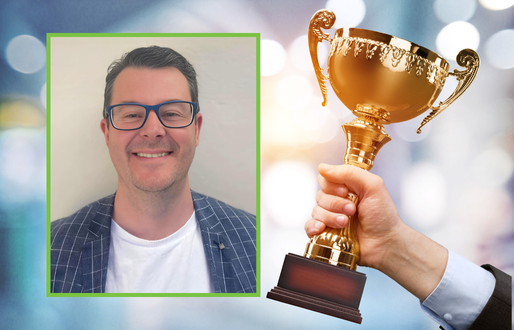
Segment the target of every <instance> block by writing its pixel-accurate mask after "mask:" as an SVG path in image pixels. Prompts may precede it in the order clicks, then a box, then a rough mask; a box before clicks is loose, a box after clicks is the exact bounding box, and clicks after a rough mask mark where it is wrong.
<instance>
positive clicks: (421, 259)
mask: <svg viewBox="0 0 514 330" xmlns="http://www.w3.org/2000/svg"><path fill="white" fill-rule="evenodd" d="M447 262H448V250H446V248H445V247H443V246H442V245H440V244H438V243H436V242H435V241H433V240H431V239H430V238H428V237H426V236H425V235H423V234H421V233H419V232H417V231H415V230H414V229H412V228H410V227H409V226H407V225H405V224H403V225H402V228H401V229H400V230H399V231H398V233H397V235H395V237H394V238H393V239H392V240H391V242H390V244H389V246H388V247H387V252H386V253H385V254H384V258H383V260H382V261H381V262H380V264H379V265H378V267H379V268H377V269H378V270H380V271H381V272H383V273H384V274H386V275H387V276H389V277H390V278H392V279H393V280H395V281H396V282H397V283H398V284H400V285H401V286H402V287H404V288H405V289H406V290H408V291H409V292H410V293H412V294H413V295H414V296H416V297H417V298H418V299H420V300H421V301H423V300H424V299H425V298H426V297H428V295H430V293H432V291H434V290H435V288H436V287H437V285H438V284H439V282H440V281H441V279H442V277H443V275H444V271H445V269H446V264H447Z"/></svg>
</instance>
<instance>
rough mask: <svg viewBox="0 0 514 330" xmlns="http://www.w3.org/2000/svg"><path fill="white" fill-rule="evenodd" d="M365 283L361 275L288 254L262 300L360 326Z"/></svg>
mask: <svg viewBox="0 0 514 330" xmlns="http://www.w3.org/2000/svg"><path fill="white" fill-rule="evenodd" d="M365 282H366V275H365V274H363V273H359V272H356V271H353V270H350V269H346V268H341V267H337V266H333V265H330V264H327V263H324V262H321V261H318V260H312V259H309V258H305V257H301V256H298V255H295V254H292V253H289V254H288V255H286V257H285V260H284V265H283V266H282V272H281V273H280V278H279V280H278V286H276V287H275V288H274V289H272V290H271V291H270V292H268V294H267V295H266V297H267V298H270V299H274V300H277V301H280V302H284V303H287V304H291V305H294V306H298V307H302V308H306V309H309V310H312V311H315V312H318V313H323V314H327V315H330V316H334V317H338V318H340V319H344V320H347V321H351V322H355V323H359V324H360V323H361V322H362V317H361V314H360V311H359V304H360V301H361V297H362V292H363V291H364V284H365Z"/></svg>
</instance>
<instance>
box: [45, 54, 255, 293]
mask: <svg viewBox="0 0 514 330" xmlns="http://www.w3.org/2000/svg"><path fill="white" fill-rule="evenodd" d="M199 110H200V108H199V105H198V87H197V81H196V72H195V70H194V69H193V67H192V65H191V64H190V63H189V62H188V61H187V60H186V59H185V58H184V57H183V56H182V55H180V54H178V53H177V52H175V51H174V50H172V49H169V48H162V47H157V46H152V47H147V48H138V49H135V50H133V51H131V52H129V53H127V54H126V55H125V56H124V57H122V58H121V59H120V60H119V61H115V62H114V63H113V64H112V65H111V66H110V68H109V72H108V75H107V77H106V87H105V95H104V119H103V120H102V121H101V125H100V126H101V129H102V132H103V134H104V137H105V142H106V144H107V147H108V149H109V154H110V156H111V160H112V162H113V164H114V167H115V169H116V171H117V173H118V188H117V191H116V193H115V194H114V195H112V196H108V197H105V198H103V199H100V200H99V201H97V202H94V203H92V204H90V205H88V206H86V207H84V208H82V209H81V210H79V211H78V212H77V213H75V214H73V215H71V216H69V217H67V218H63V219H60V220H57V221H55V222H53V223H52V228H51V291H52V292H84V293H87V292H89V293H97V292H171V293H173V292H216V293H221V292H241V293H249V292H255V291H256V219H255V216H253V215H251V214H249V213H247V212H245V211H242V210H239V209H236V208H233V207H231V206H229V205H227V204H225V203H223V202H220V201H218V200H215V199H213V198H210V197H207V196H204V195H201V194H198V193H196V192H194V191H191V190H190V187H189V179H188V170H189V167H190V165H191V162H192V161H193V157H194V154H195V148H196V147H197V146H198V143H199V135H200V129H201V127H202V122H203V118H202V115H201V114H200V113H199Z"/></svg>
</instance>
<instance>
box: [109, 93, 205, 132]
mask: <svg viewBox="0 0 514 330" xmlns="http://www.w3.org/2000/svg"><path fill="white" fill-rule="evenodd" d="M169 103H188V104H189V105H190V106H191V111H192V116H191V121H190V122H189V124H187V125H183V126H167V125H165V124H164V123H163V122H162V119H161V116H160V115H159V108H160V107H161V106H162V105H164V104H169ZM120 105H139V106H141V107H143V108H145V110H146V115H145V119H144V120H143V123H142V124H141V126H139V127H137V128H118V127H116V125H114V121H113V119H112V109H113V108H114V107H117V106H120ZM196 109H198V103H195V102H188V101H179V100H177V101H167V102H163V103H159V104H156V105H145V104H140V103H130V102H129V103H120V104H115V105H111V106H108V107H107V109H105V111H106V112H107V115H108V116H109V121H110V122H111V125H112V127H114V128H115V129H117V130H120V131H134V130H136V129H140V128H141V127H143V126H145V123H146V120H147V119H148V115H149V114H150V111H152V110H153V111H154V112H155V114H156V115H157V118H159V121H160V122H161V124H162V126H164V127H166V128H183V127H187V126H189V125H191V124H192V123H193V121H194V120H195V116H196Z"/></svg>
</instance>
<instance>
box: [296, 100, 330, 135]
mask: <svg viewBox="0 0 514 330" xmlns="http://www.w3.org/2000/svg"><path fill="white" fill-rule="evenodd" d="M322 101H323V99H322V98H321V97H319V96H313V97H312V98H311V101H310V104H309V105H308V106H306V107H304V108H303V109H299V110H297V111H294V113H293V116H292V117H293V120H294V123H295V124H296V126H298V127H299V128H301V129H304V130H307V131H311V130H314V129H317V128H320V127H321V126H323V125H324V124H325V122H326V121H327V119H328V117H329V114H330V109H329V108H328V107H324V106H322V105H321V102H322Z"/></svg>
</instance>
